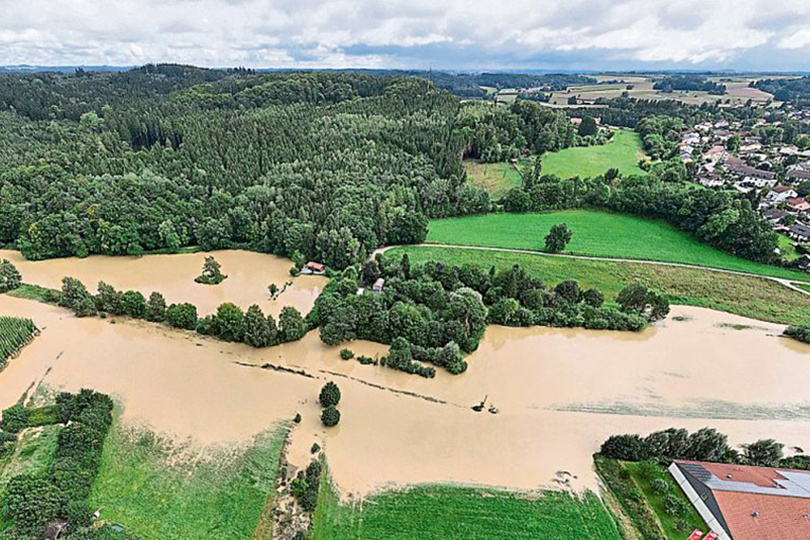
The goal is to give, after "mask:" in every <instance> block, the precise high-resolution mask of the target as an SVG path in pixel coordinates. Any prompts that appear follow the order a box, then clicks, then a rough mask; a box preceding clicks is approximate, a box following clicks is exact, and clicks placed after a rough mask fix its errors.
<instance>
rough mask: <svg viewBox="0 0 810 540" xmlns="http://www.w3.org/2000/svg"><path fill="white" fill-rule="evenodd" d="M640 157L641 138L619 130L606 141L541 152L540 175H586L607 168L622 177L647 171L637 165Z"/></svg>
mask: <svg viewBox="0 0 810 540" xmlns="http://www.w3.org/2000/svg"><path fill="white" fill-rule="evenodd" d="M640 159H644V153H643V150H642V145H641V137H639V135H638V133H635V132H634V131H629V130H625V129H622V130H619V131H617V132H616V133H615V134H614V135H613V140H612V141H610V142H609V143H607V144H603V145H598V146H580V147H575V148H566V149H564V150H560V151H559V152H552V153H548V154H545V155H544V156H543V159H542V162H541V163H542V174H554V175H556V176H559V177H560V178H573V177H574V176H579V177H580V178H589V177H594V176H599V175H600V174H603V173H605V172H607V171H608V170H609V169H618V170H619V172H620V173H621V174H623V175H626V176H631V175H644V174H647V173H645V172H644V171H643V170H641V169H640V168H639V166H638V161H639V160H640Z"/></svg>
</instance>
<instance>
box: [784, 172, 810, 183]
mask: <svg viewBox="0 0 810 540" xmlns="http://www.w3.org/2000/svg"><path fill="white" fill-rule="evenodd" d="M786 176H787V178H788V180H792V181H793V182H806V181H807V180H810V170H808V171H805V170H803V169H792V170H790V171H788V172H787V175H786Z"/></svg>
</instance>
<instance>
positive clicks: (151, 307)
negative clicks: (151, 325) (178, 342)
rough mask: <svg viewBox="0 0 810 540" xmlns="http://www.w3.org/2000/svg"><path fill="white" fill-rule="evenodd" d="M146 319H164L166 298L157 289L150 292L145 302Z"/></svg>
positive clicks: (160, 320) (157, 320)
mask: <svg viewBox="0 0 810 540" xmlns="http://www.w3.org/2000/svg"><path fill="white" fill-rule="evenodd" d="M146 320H148V321H152V322H162V321H164V320H166V299H165V298H163V295H162V294H160V293H159V292H157V291H155V292H153V293H152V294H150V295H149V300H148V301H147V302H146Z"/></svg>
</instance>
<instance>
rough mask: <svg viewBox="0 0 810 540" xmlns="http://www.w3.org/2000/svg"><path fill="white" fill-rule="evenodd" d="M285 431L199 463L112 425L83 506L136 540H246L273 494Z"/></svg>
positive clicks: (161, 443)
mask: <svg viewBox="0 0 810 540" xmlns="http://www.w3.org/2000/svg"><path fill="white" fill-rule="evenodd" d="M288 429H289V427H288V426H287V425H286V424H285V425H281V426H278V427H277V428H275V429H273V430H271V431H269V432H267V433H264V434H262V435H260V436H259V437H257V438H256V440H255V441H254V443H253V445H252V446H250V447H248V448H241V449H221V450H217V451H212V452H211V453H210V455H206V456H204V458H203V459H197V458H198V457H199V456H197V455H196V454H194V453H193V452H191V453H189V454H188V457H185V456H186V454H184V453H183V451H182V450H180V451H178V450H177V449H176V448H174V447H173V445H172V444H171V443H170V442H169V441H165V440H161V439H159V438H157V437H156V436H155V435H154V434H153V433H151V432H148V431H133V430H130V429H128V428H126V427H124V426H123V425H122V424H121V423H120V422H118V421H117V420H116V421H115V423H114V425H113V429H112V430H111V431H110V433H109V435H108V437H107V441H106V442H105V444H104V453H103V456H102V462H101V469H100V471H99V476H98V478H97V479H96V482H95V483H94V484H93V491H92V494H91V498H90V502H91V506H92V507H93V508H101V509H102V510H101V517H102V519H104V520H107V521H109V522H112V523H120V524H122V525H123V526H125V527H126V528H127V530H129V531H130V532H132V533H133V534H135V535H136V536H137V537H138V538H140V539H142V540H152V539H154V540H158V539H159V540H173V539H176V540H181V539H188V538H206V539H211V540H214V539H234V540H236V539H239V540H244V539H248V538H254V534H255V531H256V528H257V526H258V525H259V522H260V520H261V519H262V514H263V510H264V507H265V504H266V502H267V500H268V497H272V496H273V495H274V493H275V487H276V476H277V472H278V463H279V458H280V455H281V449H282V444H283V441H284V438H285V437H286V434H287V431H288Z"/></svg>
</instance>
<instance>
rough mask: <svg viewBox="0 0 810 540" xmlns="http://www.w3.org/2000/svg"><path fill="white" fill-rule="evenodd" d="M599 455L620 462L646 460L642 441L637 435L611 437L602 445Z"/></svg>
mask: <svg viewBox="0 0 810 540" xmlns="http://www.w3.org/2000/svg"><path fill="white" fill-rule="evenodd" d="M600 453H601V454H602V455H603V456H605V457H608V458H611V459H619V460H622V461H644V460H645V459H647V454H646V448H645V446H644V439H642V438H641V437H640V436H638V435H611V436H610V437H609V438H608V440H606V441H605V442H604V443H602V448H601V450H600Z"/></svg>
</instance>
